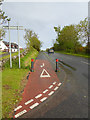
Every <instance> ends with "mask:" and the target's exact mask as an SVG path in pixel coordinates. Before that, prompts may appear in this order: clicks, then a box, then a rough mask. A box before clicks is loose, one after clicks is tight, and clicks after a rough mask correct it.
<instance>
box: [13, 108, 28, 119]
mask: <svg viewBox="0 0 90 120" xmlns="http://www.w3.org/2000/svg"><path fill="white" fill-rule="evenodd" d="M26 112H27V111H26V110H23V111H22V112H20V113H18V114H16V115H15V118H17V117H19V116H21V115H23V114H24V113H26Z"/></svg>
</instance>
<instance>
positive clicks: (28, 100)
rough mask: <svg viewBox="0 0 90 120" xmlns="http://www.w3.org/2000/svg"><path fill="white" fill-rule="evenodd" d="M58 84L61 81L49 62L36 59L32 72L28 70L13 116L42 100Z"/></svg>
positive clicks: (31, 107) (51, 92)
mask: <svg viewBox="0 0 90 120" xmlns="http://www.w3.org/2000/svg"><path fill="white" fill-rule="evenodd" d="M41 74H42V75H41ZM40 76H41V77H40ZM60 85H61V83H60V81H59V79H58V77H57V75H56V73H55V71H54V70H53V68H52V66H51V65H50V63H49V62H48V61H47V60H36V61H35V64H34V72H30V75H29V79H28V83H27V85H26V87H25V89H24V92H23V95H22V101H21V102H20V103H19V105H18V106H17V107H16V108H15V110H14V111H15V115H14V118H18V117H20V116H21V115H23V114H25V113H26V112H28V111H30V110H32V109H33V108H35V107H37V106H38V105H39V104H40V103H41V102H44V101H45V100H46V99H48V98H49V97H50V96H51V95H52V94H53V93H54V92H55V91H56V90H57V89H58V88H59V87H60Z"/></svg>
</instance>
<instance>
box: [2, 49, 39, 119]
mask: <svg viewBox="0 0 90 120" xmlns="http://www.w3.org/2000/svg"><path fill="white" fill-rule="evenodd" d="M37 55H38V51H37V50H36V49H34V48H32V50H31V51H28V53H27V54H26V55H25V56H24V57H22V58H21V69H19V68H18V58H17V59H15V60H13V61H12V63H13V65H12V66H13V68H12V69H10V64H9V61H7V62H6V64H5V65H4V69H3V70H2V117H3V118H12V117H13V111H14V108H15V107H16V106H17V105H18V103H19V101H20V100H21V99H22V92H23V90H24V87H25V85H26V83H27V81H28V80H27V75H28V72H29V68H30V66H31V58H34V60H35V58H36V57H37Z"/></svg>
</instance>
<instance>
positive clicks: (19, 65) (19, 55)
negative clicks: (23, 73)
mask: <svg viewBox="0 0 90 120" xmlns="http://www.w3.org/2000/svg"><path fill="white" fill-rule="evenodd" d="M17 31H18V57H19V68H20V48H19V26H17Z"/></svg>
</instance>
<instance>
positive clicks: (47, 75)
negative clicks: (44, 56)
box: [40, 69, 50, 77]
mask: <svg viewBox="0 0 90 120" xmlns="http://www.w3.org/2000/svg"><path fill="white" fill-rule="evenodd" d="M44 72H46V75H43V73H44ZM40 77H50V75H49V73H48V72H47V71H46V70H45V69H43V71H42V73H41V75H40Z"/></svg>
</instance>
